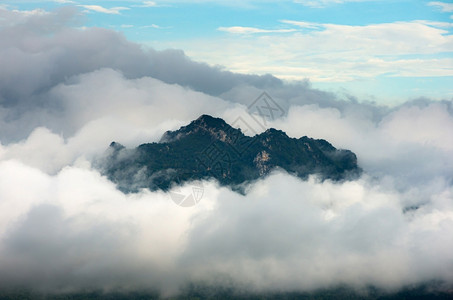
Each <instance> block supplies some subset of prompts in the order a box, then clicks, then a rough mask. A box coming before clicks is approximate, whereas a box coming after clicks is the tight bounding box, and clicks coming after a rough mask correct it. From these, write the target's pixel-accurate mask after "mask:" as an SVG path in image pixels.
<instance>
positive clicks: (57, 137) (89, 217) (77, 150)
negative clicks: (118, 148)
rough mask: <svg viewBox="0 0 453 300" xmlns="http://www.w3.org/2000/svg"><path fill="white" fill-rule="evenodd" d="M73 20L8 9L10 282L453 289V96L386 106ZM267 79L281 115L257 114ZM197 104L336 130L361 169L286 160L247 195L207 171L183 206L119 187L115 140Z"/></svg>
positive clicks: (165, 196) (149, 138) (264, 123)
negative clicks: (297, 172) (111, 165)
mask: <svg viewBox="0 0 453 300" xmlns="http://www.w3.org/2000/svg"><path fill="white" fill-rule="evenodd" d="M80 18H81V16H79V15H78V11H77V10H75V9H72V8H63V9H60V10H56V11H52V12H45V11H34V12H33V13H30V12H28V13H25V12H21V11H15V10H8V9H6V8H2V7H1V6H0V70H1V71H0V289H7V288H32V289H37V290H39V291H50V292H66V291H78V290H85V289H106V290H109V289H117V288H118V289H125V290H137V289H151V290H158V291H159V292H161V293H162V295H164V296H168V295H175V294H177V293H178V291H179V290H180V289H181V288H182V287H184V286H186V285H187V284H188V283H191V282H198V283H204V284H208V285H213V286H228V287H234V288H237V289H238V290H242V291H244V290H245V291H249V292H281V291H283V292H285V291H288V292H291V291H313V290H316V289H319V288H331V287H336V286H342V285H346V286H350V287H352V288H357V289H361V288H364V287H367V286H375V287H377V288H382V289H384V290H388V291H395V290H398V289H401V288H404V287H407V286H412V285H418V284H423V283H427V282H428V283H429V282H436V284H437V283H438V284H439V286H440V287H441V288H443V289H447V290H448V289H449V290H450V291H451V289H453V251H452V250H451V249H453V99H445V100H443V101H432V100H430V99H427V98H423V95H420V98H418V99H411V100H408V101H407V102H405V103H404V104H401V105H398V106H393V107H389V106H381V105H378V104H376V103H371V102H365V101H362V100H361V99H356V98H354V97H353V96H349V97H346V98H345V97H344V96H339V95H335V94H332V93H328V92H324V91H320V90H316V89H313V88H312V87H311V86H310V83H309V80H308V79H307V81H304V82H297V83H287V82H284V81H282V80H280V79H278V78H276V77H274V76H272V75H264V76H258V75H253V74H252V75H245V74H236V73H232V72H229V71H228V70H224V69H222V68H220V67H213V66H209V65H207V64H204V63H201V62H195V61H192V60H190V59H189V58H188V57H187V56H185V55H184V53H183V52H182V51H181V50H164V51H156V50H153V49H149V48H144V47H143V46H141V45H138V44H134V43H132V42H130V41H128V40H127V39H126V38H125V37H124V36H122V35H121V34H120V33H117V32H115V31H112V30H107V29H101V28H88V29H84V28H76V26H79V25H81V24H82V21H81V19H80ZM263 91H266V92H267V93H268V94H269V95H271V96H272V99H273V100H274V101H275V102H276V103H278V105H279V107H280V108H281V109H282V114H281V116H280V115H279V116H278V117H276V118H271V119H267V120H264V119H263V120H261V119H259V120H258V121H259V122H256V120H257V119H256V114H254V113H253V112H251V111H250V107H249V106H250V104H252V103H253V101H254V100H255V99H257V97H258V96H259V95H260V94H261V93H262V92H263ZM202 114H209V115H212V116H216V117H220V118H222V119H224V120H225V121H226V122H228V123H229V124H237V126H240V127H241V128H242V129H247V128H245V127H244V124H248V125H251V126H252V127H253V128H252V129H253V130H255V131H256V132H257V133H261V132H264V131H265V130H266V129H267V128H271V127H273V128H276V129H279V130H283V131H284V132H286V133H287V134H288V136H290V137H295V138H299V137H301V136H309V137H312V138H315V139H326V140H327V141H329V142H330V143H332V145H334V146H335V147H336V148H341V149H350V150H351V151H353V152H354V153H355V154H356V155H357V158H358V164H359V166H360V167H361V168H362V169H363V174H362V175H361V176H360V177H359V178H358V179H355V180H351V181H345V182H334V181H330V180H325V181H321V180H319V179H318V178H317V177H316V176H311V177H309V179H308V180H302V179H299V178H296V177H294V176H291V175H288V174H286V173H284V172H278V171H276V172H273V173H272V174H270V175H269V176H268V177H266V178H264V179H261V180H258V181H257V182H255V183H253V184H251V185H250V186H248V187H247V193H246V194H245V195H241V194H238V193H236V192H234V191H232V190H231V189H229V188H228V187H222V186H220V185H219V184H218V183H217V182H216V181H215V180H207V181H204V182H203V197H202V199H201V200H200V202H199V203H198V204H197V205H195V206H193V207H190V208H184V207H180V206H178V205H176V204H175V203H174V202H173V201H172V199H171V197H170V195H169V193H166V192H164V191H154V192H152V191H149V190H146V189H143V190H141V191H139V192H137V193H130V194H124V193H123V192H121V191H120V190H119V189H118V188H117V186H116V185H115V184H114V183H112V182H111V181H109V180H108V179H107V178H106V177H105V176H102V175H101V174H100V172H99V171H98V169H96V168H95V167H93V165H94V164H95V163H96V160H97V159H98V158H99V157H100V156H101V155H102V154H103V153H104V151H105V150H106V149H107V147H108V145H109V144H110V143H111V142H112V141H117V142H118V143H121V144H123V145H125V146H127V147H137V146H138V145H140V144H143V143H150V142H157V141H159V140H160V139H161V137H162V135H163V134H164V132H165V131H167V130H176V129H178V128H179V127H180V126H183V125H186V124H188V123H190V121H192V120H194V119H196V118H198V117H199V116H200V115H202ZM254 117H255V118H254ZM238 118H239V119H240V120H245V123H241V124H239V123H237V120H238ZM252 124H253V125H252ZM191 188H192V187H191V185H190V183H188V184H186V185H185V186H184V187H183V188H182V193H187V192H188V193H190V190H191ZM436 286H437V285H436Z"/></svg>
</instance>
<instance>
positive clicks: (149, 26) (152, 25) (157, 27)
mask: <svg viewBox="0 0 453 300" xmlns="http://www.w3.org/2000/svg"><path fill="white" fill-rule="evenodd" d="M141 28H155V29H162V28H164V27H162V26H159V25H156V24H151V25H145V26H142V27H141Z"/></svg>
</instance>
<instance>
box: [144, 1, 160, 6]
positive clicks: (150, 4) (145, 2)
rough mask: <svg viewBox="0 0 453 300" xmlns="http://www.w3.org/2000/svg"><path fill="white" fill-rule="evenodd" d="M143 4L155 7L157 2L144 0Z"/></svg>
mask: <svg viewBox="0 0 453 300" xmlns="http://www.w3.org/2000/svg"><path fill="white" fill-rule="evenodd" d="M142 6H143V7H153V6H157V3H156V2H154V1H143V4H142Z"/></svg>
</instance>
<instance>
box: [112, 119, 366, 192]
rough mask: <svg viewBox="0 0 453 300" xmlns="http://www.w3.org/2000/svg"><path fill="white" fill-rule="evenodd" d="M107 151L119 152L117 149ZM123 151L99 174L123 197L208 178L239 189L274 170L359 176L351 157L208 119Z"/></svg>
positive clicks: (322, 144) (314, 143)
mask: <svg viewBox="0 0 453 300" xmlns="http://www.w3.org/2000/svg"><path fill="white" fill-rule="evenodd" d="M111 148H114V149H119V150H122V149H123V148H122V146H121V145H119V144H117V143H112V145H111ZM124 151H127V153H128V155H115V154H116V152H117V151H116V152H113V153H112V154H111V155H109V156H108V157H107V160H106V164H105V170H104V174H106V175H107V176H108V177H109V178H110V179H111V180H113V181H114V182H116V183H117V184H118V185H119V187H120V189H122V190H124V191H137V190H138V189H139V188H150V189H152V190H153V189H164V190H166V189H169V188H170V187H171V186H172V185H173V184H178V182H179V183H182V182H184V181H189V180H197V179H207V178H215V179H216V180H218V182H219V183H220V184H222V185H229V186H231V187H239V186H242V184H243V183H245V182H250V181H253V180H256V179H258V178H260V177H263V176H266V174H269V173H270V172H271V171H272V170H273V169H275V168H280V169H283V170H285V171H286V172H288V173H290V174H292V175H294V176H297V177H300V178H305V179H306V178H308V176H309V175H310V174H317V175H318V176H320V178H323V179H326V178H328V179H332V180H342V179H346V178H348V177H349V176H351V175H352V176H355V175H357V174H359V173H360V168H359V167H358V166H357V157H356V156H355V154H354V153H352V152H351V151H349V150H337V149H336V148H335V147H333V146H332V145H331V144H330V143H328V142H327V141H324V140H315V139H311V138H308V137H303V138H300V139H296V138H290V137H288V136H287V135H286V133H285V132H284V131H281V130H277V129H273V128H272V129H268V130H266V131H265V132H263V133H261V134H260V135H256V136H254V137H248V136H245V135H243V134H242V132H241V131H240V130H239V129H235V128H233V127H231V126H230V125H228V124H227V123H226V122H225V121H224V120H222V119H220V118H215V117H212V116H210V115H201V116H200V117H199V118H198V119H196V120H194V121H192V122H190V124H188V125H187V126H182V127H181V128H180V129H178V130H175V131H167V132H166V133H165V134H164V136H163V137H162V139H161V142H160V143H150V144H143V145H140V146H139V147H138V148H136V149H130V150H128V149H125V150H124ZM144 178H145V179H144Z"/></svg>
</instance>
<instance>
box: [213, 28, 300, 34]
mask: <svg viewBox="0 0 453 300" xmlns="http://www.w3.org/2000/svg"><path fill="white" fill-rule="evenodd" d="M217 30H219V31H224V32H228V33H234V34H254V33H285V32H294V31H297V30H296V29H261V28H255V27H243V26H232V27H219V28H217Z"/></svg>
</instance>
